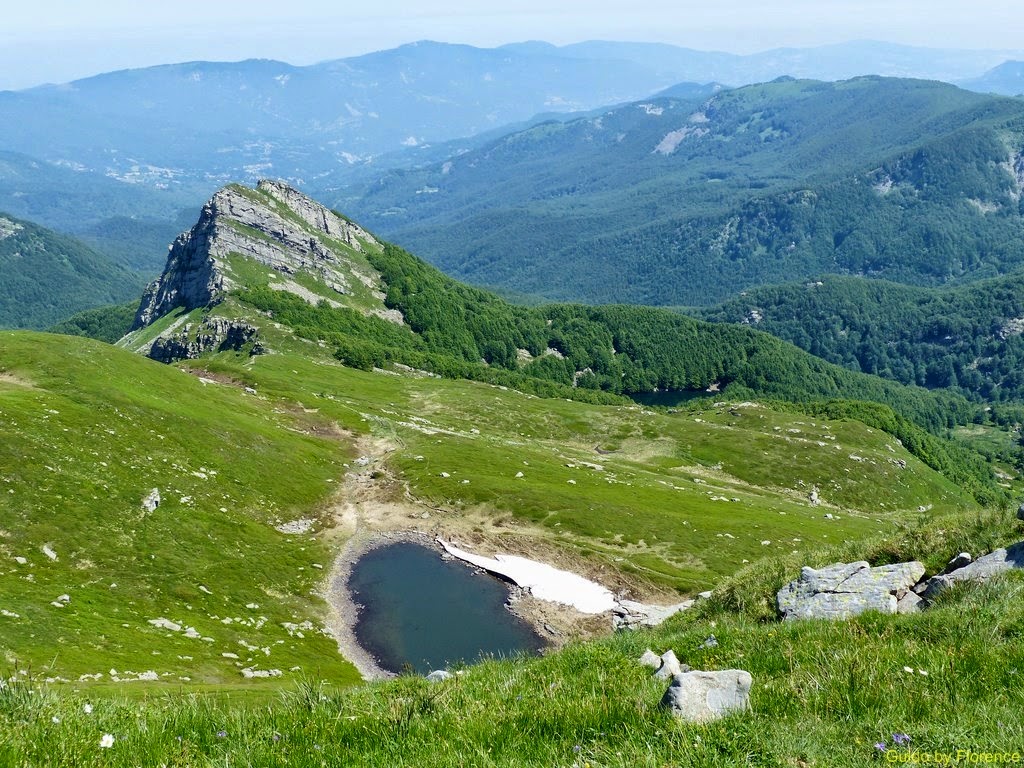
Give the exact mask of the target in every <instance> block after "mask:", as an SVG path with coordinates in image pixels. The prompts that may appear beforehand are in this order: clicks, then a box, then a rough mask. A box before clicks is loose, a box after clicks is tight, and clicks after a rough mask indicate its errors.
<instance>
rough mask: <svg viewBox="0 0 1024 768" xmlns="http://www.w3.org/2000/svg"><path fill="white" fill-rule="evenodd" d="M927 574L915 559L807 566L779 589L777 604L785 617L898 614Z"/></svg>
mask: <svg viewBox="0 0 1024 768" xmlns="http://www.w3.org/2000/svg"><path fill="white" fill-rule="evenodd" d="M923 575H924V565H923V564H921V563H919V562H917V561H914V562H910V563H898V564H896V565H883V566H879V567H877V568H872V567H871V566H870V565H868V563H866V562H863V561H860V562H856V563H836V564H834V565H830V566H828V567H826V568H822V569H821V570H815V569H814V568H808V567H806V566H805V567H804V568H802V569H801V571H800V578H799V579H797V580H796V581H792V582H790V583H789V584H787V585H786V586H785V587H783V588H782V589H781V590H779V593H778V595H777V596H776V605H777V607H778V610H779V613H780V614H781V615H782V617H783V618H784V619H845V618H849V617H851V616H856V615H858V614H861V613H864V612H865V611H880V612H881V613H896V612H897V608H898V605H899V601H900V599H901V598H903V597H904V596H905V595H906V594H907V592H909V591H910V588H911V587H913V586H914V584H916V583H917V582H918V581H920V579H921V577H922V576H923Z"/></svg>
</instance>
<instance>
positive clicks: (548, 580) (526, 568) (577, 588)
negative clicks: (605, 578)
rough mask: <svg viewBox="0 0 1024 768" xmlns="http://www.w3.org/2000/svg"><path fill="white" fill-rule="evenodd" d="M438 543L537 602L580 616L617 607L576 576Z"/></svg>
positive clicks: (520, 559)
mask: <svg viewBox="0 0 1024 768" xmlns="http://www.w3.org/2000/svg"><path fill="white" fill-rule="evenodd" d="M437 541H438V543H439V544H440V545H441V546H442V547H444V550H445V552H447V553H448V554H449V555H451V556H452V557H457V558H459V559H460V560H464V561H465V562H467V563H471V564H472V565H475V566H477V567H478V568H483V569H484V570H485V571H489V572H490V573H496V574H499V575H501V576H504V577H505V578H507V579H509V580H511V581H512V582H514V583H515V584H516V585H518V586H520V587H522V588H523V589H528V590H529V591H530V593H531V594H532V595H533V596H534V597H536V598H537V599H539V600H546V601H548V602H552V603H561V604H563V605H570V606H572V607H573V608H575V609H576V610H578V611H580V612H581V613H604V612H605V611H610V610H612V609H613V608H614V607H615V605H616V602H615V596H614V595H613V594H612V593H611V591H610V590H608V589H607V588H606V587H602V586H601V585H600V584H597V583H596V582H593V581H590V580H589V579H585V578H583V577H582V576H578V575H576V574H575V573H570V572H569V571H563V570H560V569H558V568H554V567H552V566H550V565H547V564H545V563H538V562H536V561H534V560H527V559H526V558H525V557H516V556H515V555H495V556H494V557H493V558H490V557H482V556H480V555H474V554H473V553H471V552H466V551H464V550H461V549H459V548H458V547H455V546H452V545H451V544H448V543H446V542H444V541H442V540H441V539H438V540H437Z"/></svg>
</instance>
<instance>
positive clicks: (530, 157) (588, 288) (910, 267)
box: [333, 77, 1024, 305]
mask: <svg viewBox="0 0 1024 768" xmlns="http://www.w3.org/2000/svg"><path fill="white" fill-rule="evenodd" d="M1022 192H1024V102H1022V101H1020V100H1015V99H1007V98H1002V97H992V96H984V95H980V94H975V93H970V92H967V91H963V90H960V89H957V88H955V87H953V86H950V85H946V84H942V83H938V82H933V81H922V80H905V79H892V78H878V77H862V78H855V79H853V80H848V81H841V82H838V83H824V82H818V81H796V80H793V79H786V78H780V79H779V80H776V81H774V82H772V83H767V84H763V85H755V86H747V87H744V88H739V89H735V90H729V91H724V92H721V93H718V94H716V95H714V96H712V97H710V98H708V99H672V98H667V99H666V98H662V99H648V100H644V101H640V102H636V103H633V104H630V105H624V106H620V107H618V108H615V109H610V110H607V111H606V112H604V113H603V114H601V115H599V116H596V117H589V118H585V119H579V120H574V121H570V122H565V123H561V122H558V123H556V122H551V123H546V124H542V125H538V126H534V127H533V128H530V129H528V130H525V131H521V132H517V133H514V134H511V135H509V136H506V137H503V138H501V139H499V140H497V141H494V142H491V143H490V144H488V145H486V146H484V147H481V148H479V149H477V150H474V151H471V152H468V153H464V154H461V155H459V156H457V157H452V158H450V159H449V160H448V161H446V162H444V163H439V164H435V165H433V166H429V167H427V168H422V169H417V170H413V171H405V172H395V173H391V174H388V175H386V176H385V177H384V178H382V179H381V180H380V181H379V182H377V183H375V184H370V185H367V186H365V187H362V188H358V187H357V188H354V189H352V190H351V191H347V192H344V191H339V192H338V193H337V194H336V195H335V197H334V198H333V199H334V201H335V202H336V204H337V205H338V206H340V207H343V208H345V209H346V210H349V211H352V212H353V214H354V215H356V216H357V217H358V218H359V219H360V220H361V221H364V222H366V224H367V225H368V226H370V227H371V228H372V229H374V230H376V231H379V232H380V233H382V234H384V235H386V236H388V237H391V238H393V239H395V240H397V241H398V242H400V243H402V244H403V245H405V246H407V247H409V248H411V249H412V250H414V251H415V252H417V253H419V254H422V255H423V256H424V257H425V258H427V259H429V260H431V261H433V262H434V263H436V264H438V265H439V266H441V267H442V268H443V269H445V270H446V271H448V272H449V273H450V274H453V275H455V276H457V277H460V278H462V279H466V280H469V281H471V282H474V283H476V284H480V285H495V286H502V287H503V288H506V289H510V290H516V291H520V292H523V293H527V294H539V295H544V296H547V297H548V298H551V299H558V300H583V301H593V302H600V303H605V302H630V303H640V304H662V305H664V304H668V305H680V304H708V303H713V302H715V301H718V300H721V299H724V298H726V297H727V296H729V295H731V294H734V293H736V292H737V291H740V290H743V289H745V288H748V287H751V286H756V285H761V284H766V283H769V284H770V283H779V282H785V281H790V280H798V279H807V278H810V277H812V276H815V275H820V274H824V273H838V274H854V275H866V276H873V277H883V278H887V279H890V280H895V281H899V282H907V283H912V284H922V285H938V284H942V283H944V282H948V281H956V280H969V279H975V278H981V277H991V276H994V275H997V274H1000V273H1003V272H1008V271H1012V270H1013V269H1015V268H1016V267H1017V266H1018V265H1020V264H1024V217H1022V209H1021V200H1022Z"/></svg>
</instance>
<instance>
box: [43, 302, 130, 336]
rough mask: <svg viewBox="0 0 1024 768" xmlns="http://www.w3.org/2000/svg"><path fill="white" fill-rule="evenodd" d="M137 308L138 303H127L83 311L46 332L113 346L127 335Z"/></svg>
mask: <svg viewBox="0 0 1024 768" xmlns="http://www.w3.org/2000/svg"><path fill="white" fill-rule="evenodd" d="M138 308H139V302H137V301H129V302H128V303H127V304H108V305H107V306H104V307H96V308H95V309H84V310H82V311H81V312H76V313H75V314H73V315H72V316H71V317H69V318H68V319H67V320H63V321H61V322H59V323H57V324H56V325H54V326H53V327H51V328H48V329H47V330H48V331H49V332H50V333H63V334H65V335H67V336H86V337H88V338H90V339H96V340H97V341H105V342H106V343H107V344H113V343H114V342H115V341H117V340H118V339H120V338H121V337H122V336H124V335H125V334H126V333H128V330H129V329H130V328H131V327H132V321H133V320H135V313H136V311H137V310H138Z"/></svg>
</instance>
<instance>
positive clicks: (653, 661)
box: [638, 648, 661, 670]
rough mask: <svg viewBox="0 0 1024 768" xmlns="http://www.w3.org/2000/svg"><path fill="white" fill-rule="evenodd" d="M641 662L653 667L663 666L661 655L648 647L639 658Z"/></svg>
mask: <svg viewBox="0 0 1024 768" xmlns="http://www.w3.org/2000/svg"><path fill="white" fill-rule="evenodd" d="M638 661H639V662H640V664H642V665H643V666H645V667H650V668H651V669H655V670H656V669H658V668H659V667H660V666H661V657H660V656H659V655H658V654H656V653H655V652H654V651H652V650H651V649H650V648H648V649H647V650H646V651H644V653H643V655H642V656H641V657H640V658H639V659H638Z"/></svg>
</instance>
